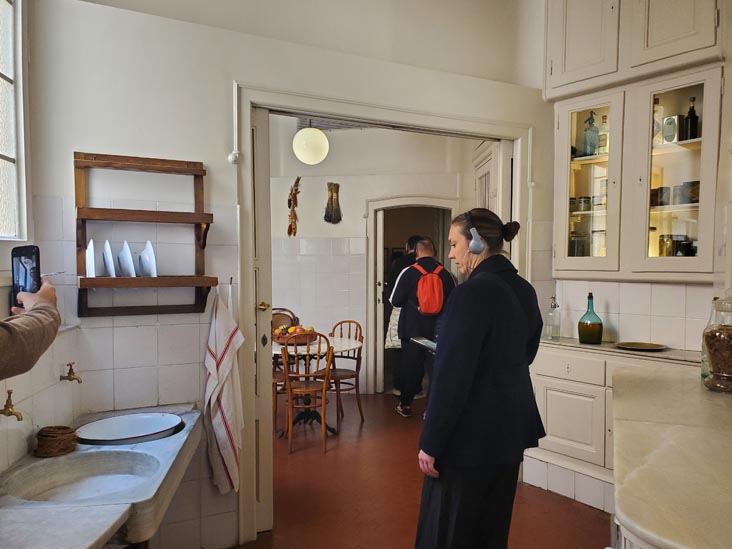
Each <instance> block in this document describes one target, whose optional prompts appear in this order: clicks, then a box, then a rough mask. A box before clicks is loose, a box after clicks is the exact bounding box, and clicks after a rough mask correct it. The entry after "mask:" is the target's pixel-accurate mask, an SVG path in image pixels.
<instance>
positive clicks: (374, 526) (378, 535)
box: [243, 395, 610, 549]
mask: <svg viewBox="0 0 732 549" xmlns="http://www.w3.org/2000/svg"><path fill="white" fill-rule="evenodd" d="M363 404H364V414H365V416H366V421H365V423H363V424H361V423H360V421H359V419H360V418H359V417H358V409H357V408H356V402H355V399H353V398H351V397H345V398H344V407H345V413H346V416H345V419H344V420H343V422H342V425H341V432H340V433H339V435H338V436H337V437H329V440H328V452H327V453H326V454H323V451H322V445H321V438H320V429H319V426H318V425H317V424H314V425H313V426H305V427H303V426H298V427H296V430H295V433H294V435H293V453H292V454H290V455H288V454H287V441H286V440H281V439H274V447H275V450H274V456H275V457H274V467H275V473H274V529H273V530H272V532H268V533H263V534H261V535H260V537H259V539H258V540H257V541H256V542H252V543H248V544H245V545H244V546H243V548H244V549H294V548H297V549H310V548H317V549H324V548H327V549H356V548H363V549H366V548H369V549H370V548H386V549H392V548H393V549H402V548H410V547H414V536H415V532H416V525H417V514H418V512H419V498H420V493H421V486H422V473H421V472H420V470H419V468H418V467H417V444H418V441H419V433H420V429H421V425H422V410H423V406H424V401H423V400H420V401H416V402H415V408H414V410H415V415H414V416H413V417H411V418H408V419H407V418H402V417H400V416H398V415H397V414H396V413H395V412H394V410H393V408H394V406H395V404H396V399H395V398H394V397H393V396H391V395H365V396H364V397H363ZM280 408H281V407H280ZM280 411H282V410H280ZM328 412H329V413H331V412H330V409H329V410H328ZM283 422H284V416H283V415H282V414H280V417H279V418H278V425H279V426H282V425H283ZM329 423H332V422H331V421H330V420H329ZM609 544H610V515H608V514H607V513H604V512H602V511H599V510H597V509H594V508H592V507H588V506H586V505H584V504H582V503H578V502H576V501H573V500H570V499H567V498H565V497H562V496H559V495H557V494H554V493H551V492H547V491H544V490H541V489H538V488H534V487H533V486H529V485H526V484H521V483H520V484H519V488H518V492H517V494H516V501H515V504H514V513H513V522H512V524H511V536H510V540H509V548H510V549H536V548H541V549H554V548H556V549H575V548H577V549H602V548H604V547H606V546H607V545H609ZM471 549H472V548H471Z"/></svg>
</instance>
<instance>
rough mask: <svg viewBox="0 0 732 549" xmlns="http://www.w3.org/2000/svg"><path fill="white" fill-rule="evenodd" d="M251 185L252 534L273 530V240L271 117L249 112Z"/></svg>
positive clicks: (265, 112)
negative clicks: (253, 309)
mask: <svg viewBox="0 0 732 549" xmlns="http://www.w3.org/2000/svg"><path fill="white" fill-rule="evenodd" d="M251 123H252V149H253V150H252V181H253V185H254V224H253V228H252V230H253V231H254V235H253V236H254V261H253V264H252V276H253V277H254V279H253V280H254V293H255V295H254V303H256V309H257V310H256V336H255V341H254V346H255V353H254V355H255V362H256V367H255V370H254V371H255V380H254V386H255V398H254V401H255V404H254V417H255V433H254V434H255V444H256V502H257V503H256V530H257V532H262V531H265V530H271V529H272V526H273V513H274V507H273V471H272V456H273V446H272V445H273V441H272V342H271V341H270V337H271V335H272V308H271V303H272V236H271V232H272V230H271V220H270V216H271V213H270V212H271V210H270V178H269V111H268V110H267V109H261V108H253V109H252V120H251Z"/></svg>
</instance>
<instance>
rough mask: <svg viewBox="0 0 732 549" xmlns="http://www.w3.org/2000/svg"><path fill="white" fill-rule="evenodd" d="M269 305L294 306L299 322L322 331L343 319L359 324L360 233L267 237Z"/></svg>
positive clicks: (362, 281) (362, 296)
mask: <svg viewBox="0 0 732 549" xmlns="http://www.w3.org/2000/svg"><path fill="white" fill-rule="evenodd" d="M272 306H273V307H285V308H287V309H290V310H292V311H294V312H295V314H296V315H297V316H298V317H299V318H300V322H301V323H302V324H303V325H305V326H314V327H315V329H316V330H318V331H320V332H323V333H326V334H327V333H328V332H330V330H331V328H332V327H333V325H334V324H335V323H336V322H338V321H339V320H346V319H352V320H357V321H358V322H359V323H360V324H361V326H362V327H363V328H364V329H365V327H366V239H365V238H347V237H346V238H310V237H304V238H299V237H295V238H275V239H273V240H272ZM363 360H364V363H365V361H366V357H365V353H364V358H363ZM363 372H364V373H365V369H364V370H363ZM362 381H364V380H362Z"/></svg>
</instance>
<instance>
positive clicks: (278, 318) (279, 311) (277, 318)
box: [272, 307, 300, 434]
mask: <svg viewBox="0 0 732 549" xmlns="http://www.w3.org/2000/svg"><path fill="white" fill-rule="evenodd" d="M299 323H300V319H299V318H297V315H296V314H295V313H293V312H292V311H291V310H290V309H285V308H284V307H273V308H272V331H273V332H274V330H275V328H279V327H280V326H297V325H298V324H299ZM280 356H281V355H278V354H277V355H272V430H273V431H274V433H275V434H276V433H277V398H278V397H279V395H283V394H285V385H284V383H285V376H284V374H283V372H282V362H281V360H280Z"/></svg>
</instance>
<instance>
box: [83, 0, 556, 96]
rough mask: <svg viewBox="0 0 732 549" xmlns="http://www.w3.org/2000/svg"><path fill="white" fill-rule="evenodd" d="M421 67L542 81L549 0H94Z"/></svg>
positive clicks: (506, 79) (537, 84) (534, 83)
mask: <svg viewBox="0 0 732 549" xmlns="http://www.w3.org/2000/svg"><path fill="white" fill-rule="evenodd" d="M92 1H94V2H96V3H98V4H106V5H109V6H116V7H118V8H123V9H129V10H135V11H141V12H144V13H149V14H153V15H159V16H162V17H169V18H172V19H179V20H181V21H189V22H192V23H200V24H204V25H211V26H214V27H219V28H223V29H229V30H233V31H238V32H244V33H249V34H255V35H259V36H264V37H267V38H274V39H277V40H283V41H287V42H295V43H299V44H306V45H309V46H316V47H320V48H324V49H328V50H332V51H340V52H345V53H351V54H356V55H359V56H365V57H371V58H374V59H380V60H384V61H393V62H396V63H403V64H406V65H413V66H416V67H424V68H428V69H434V70H439V71H445V72H451V73H457V74H464V75H470V76H477V77H479V78H489V79H491V80H499V81H503V82H512V83H516V84H522V85H525V86H531V87H536V88H540V87H541V74H542V72H541V71H542V68H541V67H542V65H541V63H542V58H541V53H542V50H543V44H544V41H543V28H544V2H543V0H518V1H511V2H506V1H505V0H491V1H486V0H453V1H451V2H444V1H442V0H372V1H371V2H366V3H364V2H359V1H357V0H347V1H343V0H318V1H310V2H301V1H298V0H269V1H267V2H241V1H240V0H216V2H200V1H198V0H92Z"/></svg>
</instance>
